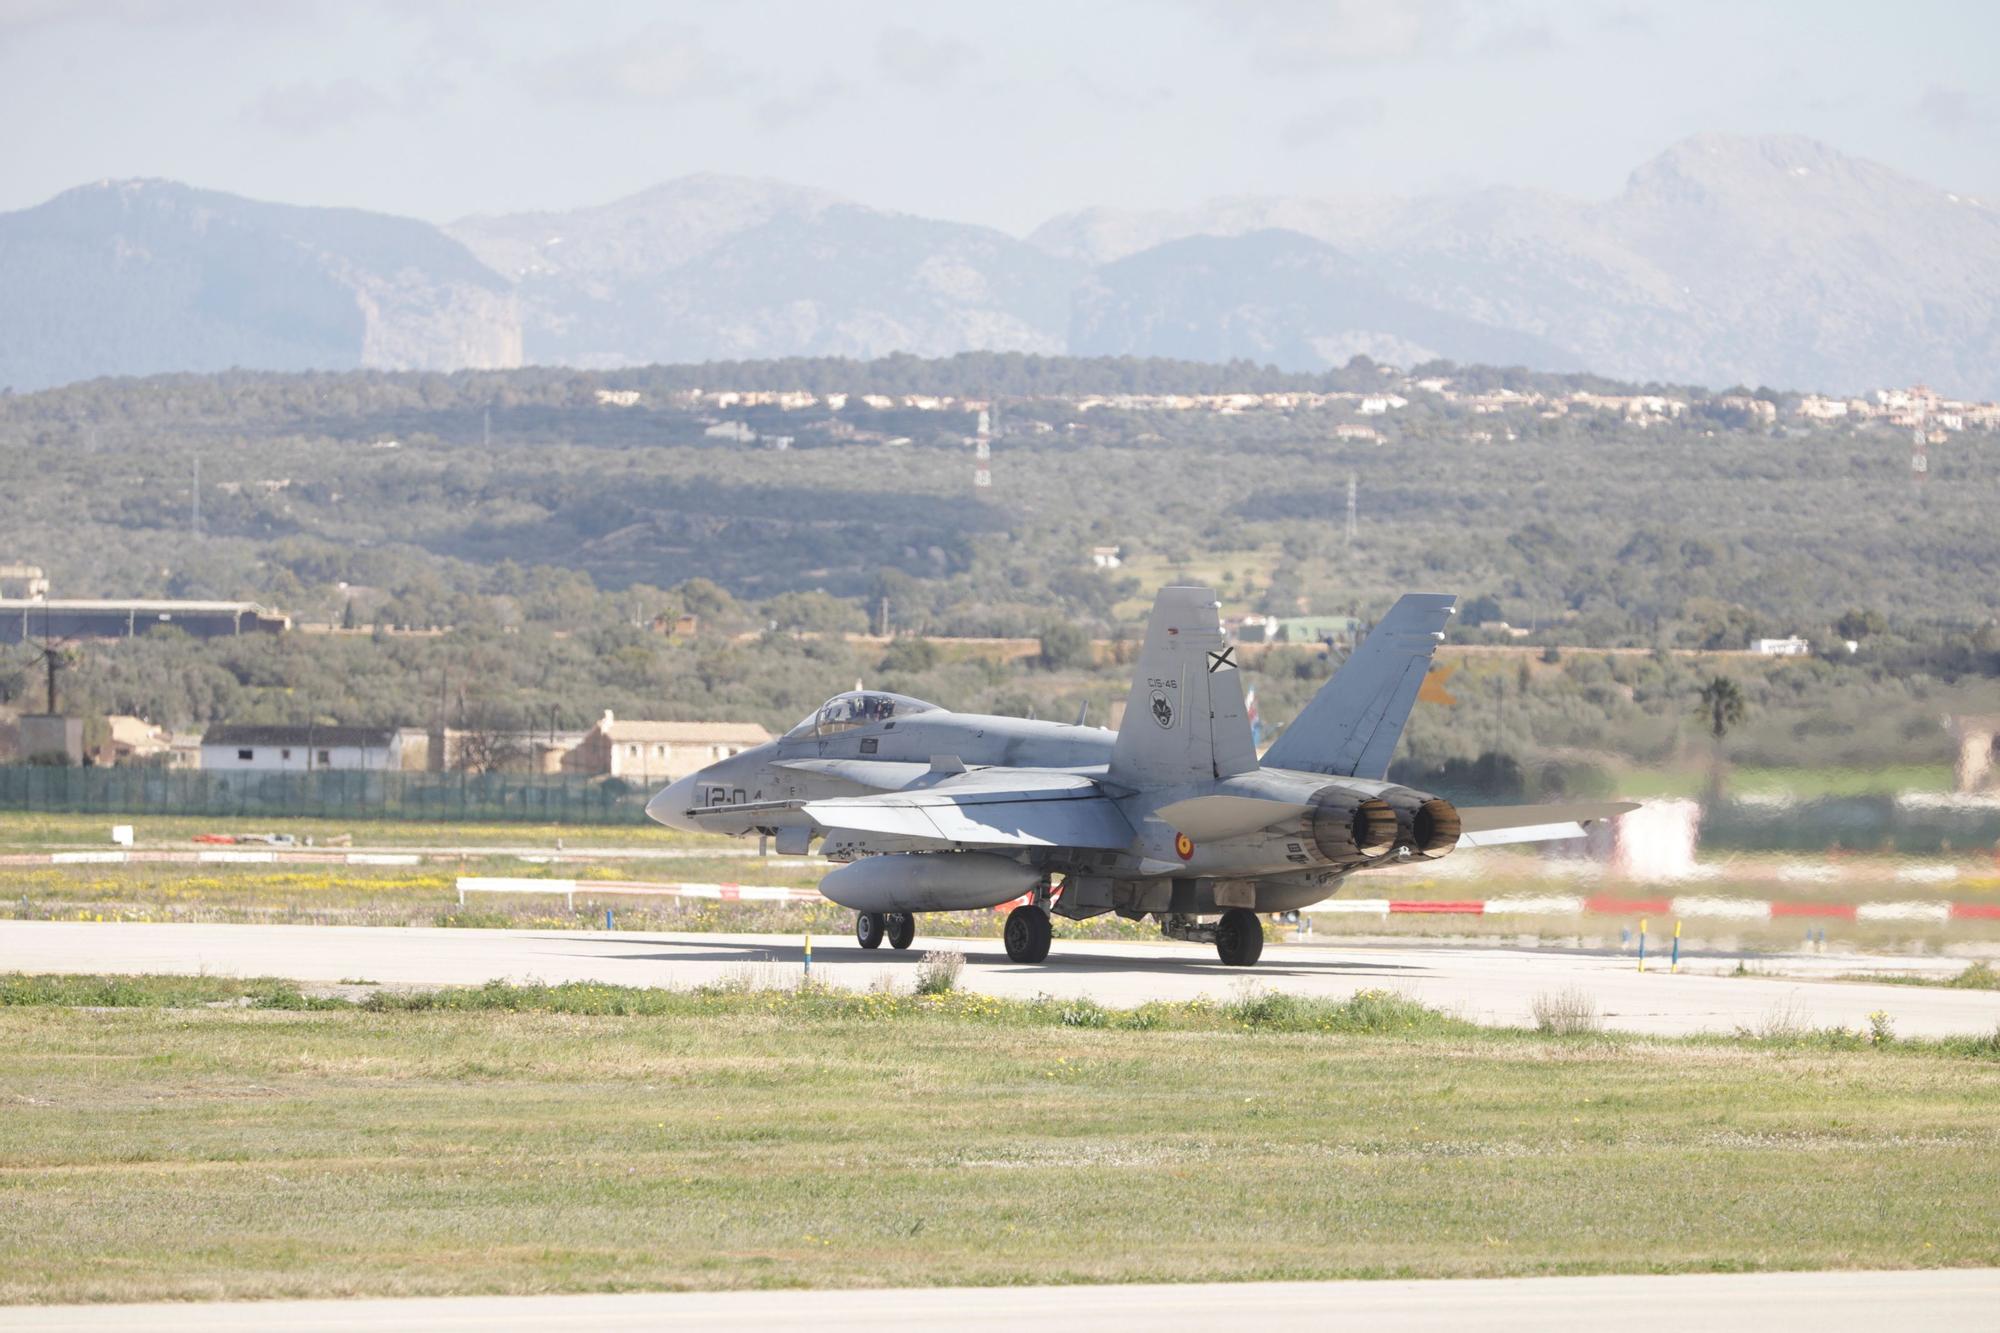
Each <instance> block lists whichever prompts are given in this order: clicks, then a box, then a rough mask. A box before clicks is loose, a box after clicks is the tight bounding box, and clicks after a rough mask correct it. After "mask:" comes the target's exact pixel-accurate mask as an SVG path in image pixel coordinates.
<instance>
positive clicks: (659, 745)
mask: <svg viewBox="0 0 2000 1333" xmlns="http://www.w3.org/2000/svg"><path fill="white" fill-rule="evenodd" d="M770 739H771V733H770V732H768V731H766V730H764V728H762V727H760V726H758V725H757V724H756V723H755V722H631V721H626V722H621V721H619V720H618V719H617V718H616V717H614V716H612V713H611V710H610V709H608V708H607V709H606V710H605V711H604V716H603V717H601V718H599V719H598V720H597V725H596V726H594V727H592V728H591V729H590V730H589V731H587V732H585V733H584V736H583V740H582V741H581V742H580V743H579V744H578V745H577V746H576V748H575V749H573V750H571V751H570V752H569V753H568V754H566V755H564V756H563V760H562V766H563V771H564V772H566V773H591V774H601V775H604V776H607V777H614V778H638V779H640V780H642V781H669V780H671V779H674V778H681V777H686V776H687V775H688V774H690V773H693V772H697V771H698V770H700V769H704V768H707V767H708V766H709V765H710V764H712V763H714V762H715V761H716V760H718V759H727V758H728V757H729V756H731V755H733V754H741V753H742V752H743V751H745V750H748V749H750V748H751V747H752V746H757V745H762V744H763V743H764V742H766V741H768V740H770Z"/></svg>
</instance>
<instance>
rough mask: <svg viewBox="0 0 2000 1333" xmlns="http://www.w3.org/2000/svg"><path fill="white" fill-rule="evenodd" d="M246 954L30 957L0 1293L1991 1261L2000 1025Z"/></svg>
mask: <svg viewBox="0 0 2000 1333" xmlns="http://www.w3.org/2000/svg"><path fill="white" fill-rule="evenodd" d="M246 991H247V992H249V993H251V995H252V997H253V998H252V999H251V1001H250V1003H252V1004H259V1005H271V1004H277V1005H292V1006H300V1005H304V1004H306V1003H307V1001H305V1000H304V999H303V998H302V997H297V995H296V993H295V992H290V991H289V990H288V989H287V988H285V987H283V986H282V985H280V984H277V983H270V984H268V985H264V986H263V987H262V988H261V989H260V986H259V984H252V985H249V986H246V985H245V984H244V983H240V982H223V981H219V980H215V979H188V980H176V981H138V982H102V981H96V980H92V979H83V980H78V981H71V982H63V983H50V982H44V981H32V980H23V979H19V978H16V979H12V980H11V981H5V982H4V984H0V1098H4V1101H5V1104H6V1106H7V1112H6V1114H4V1115H0V1300H6V1301H11V1302H21V1301H55V1300H114V1299H147V1298H187V1299H194V1298H213V1297H225V1296H228V1297H274V1296H307V1295H362V1294H394V1293H444V1292H536V1291H581V1290H618V1289H634V1288H665V1287H694V1288H722V1287H769V1286H794V1285H810V1286H870V1285H882V1286H889V1285H904V1284H932V1283H959V1282H968V1283H1022V1282H1048V1281H1055V1282H1063V1281H1086V1280H1130V1281H1140V1280H1161V1279H1173V1280H1198V1279H1247V1278H1306V1277H1332V1276H1453V1275H1473V1274H1522V1273H1579V1272H1631V1271H1647V1272H1654V1271H1689V1270H1736V1269H1803V1268H1819V1267H1855V1266H1867V1267H1878V1266H1879V1267H1905V1266H1921V1265H1968V1264H1992V1263H1995V1262H2000V1189H1996V1185H2000V1171H1996V1168H1995V1167H1994V1165H1993V1163H1994V1160H1995V1153H1996V1150H1997V1149H2000V1057H1996V1056H1995V1055H1994V1054H1993V1053H1992V1050H1993V1043H1991V1042H1987V1043H1960V1044H1958V1045H1956V1046H1953V1047H1949V1048H1947V1047H1936V1046H1933V1047H1916V1046H1909V1045H1902V1044H1894V1043H1892V1044H1889V1045H1886V1046H1870V1045H1868V1044H1867V1042H1866V1039H1865V1038H1862V1037H1860V1036H1855V1035H1847V1036H1842V1037H1840V1038H1837V1039H1829V1038H1826V1037H1825V1036H1824V1035H1821V1036H1819V1037H1815V1038H1810V1039H1806V1040H1795V1041H1789V1042H1785V1043H1781V1044H1759V1043H1755V1042H1743V1041H1722V1040H1709V1041H1682V1042H1667V1041H1643V1040H1637V1039H1623V1038H1610V1037H1604V1036H1581V1037H1576V1038H1567V1039H1554V1038H1543V1037H1537V1036H1534V1035H1532V1034H1526V1033H1505V1032H1502V1033H1490V1032H1479V1031H1474V1030H1471V1029H1469V1028H1467V1027H1465V1026H1464V1025H1463V1024H1460V1023H1457V1022H1455V1021H1454V1020H1451V1019H1448V1018H1444V1017H1441V1016H1438V1015H1435V1014H1432V1013H1430V1012H1429V1011H1424V1010H1421V1009H1418V1008H1416V1007H1415V1006H1412V1005H1409V1004H1408V1003H1407V1002H1403V1001H1397V1000H1394V999H1393V998H1383V997H1375V998H1371V997H1367V996H1363V997H1357V998H1356V1000H1354V1001H1350V1002H1347V1003H1344V1004H1339V1005H1317V1006H1315V1005H1305V1004H1300V1003H1297V1002H1285V1001H1279V1000H1275V999H1273V998H1270V997H1247V998H1246V1000H1245V1001H1244V1002H1242V1003H1239V1004H1236V1005H1233V1006H1212V1005H1197V1006H1155V1007H1153V1008H1152V1009H1151V1010H1150V1011H1148V1010H1142V1011H1138V1012H1136V1013H1130V1014H1117V1013H1115V1012H1107V1011H1103V1010H1098V1009H1096V1008H1095V1007H1094V1006H1090V1005H1087V1004H1086V1005H1069V1006H1064V1005H1059V1004H1055V1003H1048V1002H1045V1003H1042V1004H1039V1005H1028V1004H1006V1003H1003V1002H999V1001H993V1000H989V999H983V998H980V997H973V996H966V995H950V996H945V997H940V998H938V999H935V1000H931V999H917V998H915V997H911V996H907V995H904V996H888V995H861V996H848V997H844V998H842V997H831V996H823V995H818V994H814V993H810V992H808V993H803V994H801V993H791V992H758V991H737V992H734V993H715V994H697V993H687V992H681V993H668V992H620V991H616V990H614V989H612V988H605V987H575V988H568V989H567V990H566V991H564V992H560V993H559V992H548V991H540V992H516V991H503V990H489V991H475V992H460V993H456V998H453V997H452V996H450V995H447V996H446V997H442V998H440V997H435V996H434V997H430V998H428V999H414V1000H410V1001H399V1000H397V999H395V998H394V997H389V998H387V999H385V1000H382V1001H378V1002H377V1007H375V1008H357V1007H354V1006H351V1005H341V1006H339V1007H337V1008H332V1009H312V1008H303V1007H284V1008H275V1009H273V1008H262V1007H253V1008H244V1007H233V1006H232V1007H220V1008H217V1007H202V1008H190V1007H160V1006H161V1005H162V1004H163V1003H171V1004H174V1005H182V1006H185V1005H193V1004H202V1003H209V1004H214V1003H217V1002H220V1003H222V1004H224V1005H229V1003H230V1000H231V998H232V997H233V996H236V995H238V994H241V993H244V992H246ZM78 1003H83V1004H92V1005H105V1004H110V1005H116V1006H121V1007H114V1008H78V1007H71V1006H72V1005H74V1004H78ZM405 1003H409V1004H421V1005H424V1006H426V1007H422V1008H402V1007H398V1006H399V1005H401V1004H405ZM134 1006H136V1007H134Z"/></svg>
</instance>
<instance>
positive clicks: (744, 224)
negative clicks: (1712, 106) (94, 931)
mask: <svg viewBox="0 0 2000 1333" xmlns="http://www.w3.org/2000/svg"><path fill="white" fill-rule="evenodd" d="M969 349H992V350H1019V351H1031V352H1043V353H1062V352H1073V353H1078V354H1110V355H1134V356H1145V355H1168V356H1179V357H1190V358H1195V359H1203V360H1226V359H1232V358H1237V357H1246V358H1250V359H1253V360H1256V361H1259V362H1268V363H1272V364H1276V365H1279V366H1281V367H1284V368H1287V369H1299V370H1313V369H1319V368H1323V367H1326V366H1329V365H1335V364H1341V363H1344V362H1345V361H1346V360H1347V359H1348V358H1349V357H1350V356H1352V355H1354V354H1356V353H1366V354H1368V355H1370V356H1373V357H1375V358H1377V359H1378V360H1385V361H1391V362H1395V363H1398V364H1404V365H1409V364H1415V363H1417V362H1421V361H1425V360H1429V359H1433V358H1437V357H1443V358H1447V359H1450V360H1454V361H1461V362H1481V363H1489V364H1521V365H1527V366H1531V367H1534V368H1537V369H1550V370H1572V369H1589V370H1592V371H1596V372H1598V373H1601V374H1605V375H1610V376H1614V377H1617V378H1620V379H1629V380H1639V381H1654V380H1661V381H1674V382H1691V383H1701V384H1709V385H1714V386H1724V385H1729V384H1735V383H1745V384H1753V385H1754V384H1760V383H1761V384H1770V385H1773V386H1778V387H1787V388H1809V389H1822V390H1828V391H1835V392H1855V391H1859V390H1862V389H1865V388H1869V387H1873V386H1877V385H1885V384H1901V383H1907V382H1911V381H1916V380H1922V381H1926V382H1928V383H1930V384H1932V385H1933V386H1934V387H1937V388H1939V389H1941V390H1944V391H1946V392H1950V393H1956V394H1965V395H1976V396H1981V397H1989V398H1990V397H2000V212H1996V211H1995V210H1994V209H1993V208H1992V207H1990V206H1988V205H1986V204H1984V203H1982V202H1980V201H1978V200H1975V199H1972V198H1968V197H1964V196H1961V195H1957V194H1953V193H1950V192H1948V191H1945V190H1942V189H1939V188H1937V187H1935V186H1931V185H1927V184H1925V183H1923V182H1920V181H1916V180H1912V179H1910V178H1909V177H1906V176H1903V175H1900V174H1898V173H1896V172H1894V171H1892V170H1890V169H1889V168H1887V167H1884V166H1880V165H1878V164H1876V163H1872V162H1867V161H1864V160H1861V159H1857V158H1853V157H1848V156H1845V155H1842V154H1840V153H1838V152H1835V151H1834V150H1833V149H1831V148H1828V147H1826V146H1825V145H1822V144H1819V143H1816V142H1814V141H1812V140H1809V139H1803V138H1797V137H1789V136H1772V137H1758V138H1743V137H1732V136H1723V135H1702V136H1697V137H1695V138H1692V139H1689V140H1685V141H1683V142H1681V143H1679V144H1676V145H1674V146H1673V147H1671V148H1669V149H1668V150H1666V151H1665V152H1663V153H1661V154H1660V155H1659V156H1658V157H1656V158H1654V159H1652V160H1651V161H1649V162H1647V163H1645V164H1644V165H1642V166H1641V167H1639V168H1638V169H1637V170H1636V171H1634V172H1633V173H1632V175H1631V177H1630V178H1629V180H1628V181H1627V182H1626V184H1625V187H1624V188H1623V189H1622V190H1621V191H1620V192H1619V193H1618V194H1616V195H1615V196H1613V197H1612V198H1610V199H1608V200H1600V201H1582V200H1576V199H1570V198H1565V197H1562V196H1558V195H1553V194H1548V193H1544V192H1539V191H1532V190H1523V189H1514V188H1490V189H1481V190H1475V191H1469V192H1464V193H1458V194H1447V195H1435V196H1428V197H1422V198H1411V199H1401V198H1392V197H1384V196H1380V195H1361V194H1356V195H1352V196H1341V197H1310V198H1308V197H1268V198H1236V199H1223V200H1216V201H1213V202H1211V203H1208V204H1205V205H1202V206H1201V207H1198V208H1192V209H1187V210H1179V211H1150V212H1149V211H1137V210H1128V209H1114V208H1095V209H1088V210H1084V211H1082V212H1077V213H1071V214H1065V215H1063V216H1060V217H1056V218H1053V219H1051V220H1050V221H1048V222H1047V223H1045V224H1044V225H1042V226H1041V227H1039V228H1037V229H1036V230H1035V231H1034V232H1032V233H1031V234H1030V235H1029V236H1027V237H1025V238H1023V237H1016V236H1011V235H1009V234H1007V233H1005V232H1001V231H997V230H994V229H991V228H986V227H980V226H974V225H970V224H965V223H958V222H946V221H939V220H934V219H928V218H922V217H916V216H912V215H909V214H904V213H894V212H887V211H883V210H879V209H873V208H868V207H865V206H862V205H860V204H856V203H853V202H850V201H848V200H844V199H841V198H839V197H838V196H835V195H832V194H829V193H826V192H823V191H818V190H810V189H804V188H799V187H795V186H790V185H785V184H782V183H778V182H773V181H764V180H748V179H742V178H737V177H729V176H715V175H699V176H690V177H685V178H682V179H679V180H675V181H670V182H668V183H666V184H663V185H660V186H657V187H655V188H653V189H650V190H647V191H644V192H642V193H640V194H636V195H633V196H631V197H629V198H625V199H621V200H618V201H616V202H613V203H610V204H605V205H602V206H598V207H590V208H579V209H573V210H569V211H564V212H543V213H519V214H511V215H505V216H497V217H469V218H465V219H462V220H460V221H458V222H454V223H451V224H448V225H446V226H443V227H438V226H434V225H432V224H430V223H426V222H422V221H418V220H414V219H408V218H397V217H390V216H385V215H381V214H373V213H365V212H360V211H356V210H350V209H331V208H307V207H293V206H287V205H279V204H269V203H261V202H256V201H253V200H248V199H243V198H240V197H236V196H232V195H226V194H220V193H215V192H212V191H204V190H198V189H195V188H192V187H189V186H186V185H180V184H176V183H174V182H169V181H108V182H100V183H97V184H94V185H87V186H82V187H79V188H77V189H74V190H70V191H67V192H65V193H63V194H61V195H58V196H57V197H56V198H54V199H52V200H50V201H48V202H47V203H44V204H41V205H39V206H36V207H34V208H29V209H24V210H21V211H19V212H15V213H7V214H0V385H8V386H11V387H13V388H14V389H17V390H26V389H32V388H38V387H42V386H46V385H51V384H58V383H63V382H66V381H69V380H75V379H82V378H88V377H91V376H96V375H107V374H146V373H153V372H158V371H167V370H195V371H200V370H216V369H223V368H227V367H230V366H247V367H256V368H270V369H303V368H320V369H343V368H352V367H357V366H376V367H385V368H427V369H454V368H461V367H500V366H509V365H516V364H522V363H524V362H525V363H554V364H568V365H575V366H582V367H591V368H609V367H616V366H622V365H633V364H644V363H651V362H689V361H705V360H719V359H749V358H761V357H777V356H793V355H834V356H853V357H872V356H879V355H884V354H887V353H889V352H894V351H905V352H913V353H917V354H919V355H927V356H929V355H946V354H950V353H953V352H958V351H963V350H969Z"/></svg>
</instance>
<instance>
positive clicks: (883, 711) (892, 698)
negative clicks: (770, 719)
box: [785, 690, 937, 738]
mask: <svg viewBox="0 0 2000 1333" xmlns="http://www.w3.org/2000/svg"><path fill="white" fill-rule="evenodd" d="M936 711H937V705H936V704H927V703H925V702H924V701H923V700H922V699H912V698H910V697H909V696H908V695H903V694H883V693H882V692H880V691H878V690H850V691H848V692H847V693H846V694H836V695H834V696H833V697H832V698H831V699H828V700H827V701H826V702H825V703H823V704H821V705H820V706H819V709H818V711H816V712H815V713H813V715H812V716H811V717H808V718H807V719H806V720H805V721H803V722H801V723H799V724H798V725H797V726H796V727H793V728H792V729H791V730H790V731H788V732H786V733H785V734H786V736H787V737H797V736H819V737H822V738H823V737H827V736H833V735H837V734H839V733H840V732H843V731H852V730H853V729H854V728H856V727H872V726H876V725H878V724H880V723H883V722H889V721H893V720H894V719H896V718H903V717H910V716H913V715H915V714H917V713H931V712H936Z"/></svg>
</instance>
